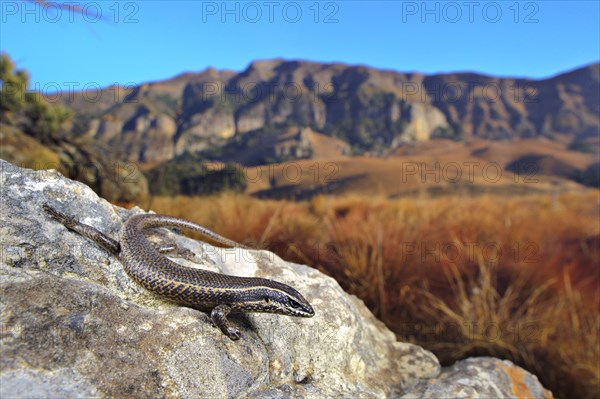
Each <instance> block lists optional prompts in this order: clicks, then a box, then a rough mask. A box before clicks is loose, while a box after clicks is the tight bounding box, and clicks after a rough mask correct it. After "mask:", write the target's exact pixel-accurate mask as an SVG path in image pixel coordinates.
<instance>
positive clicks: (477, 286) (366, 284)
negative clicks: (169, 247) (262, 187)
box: [150, 190, 600, 398]
mask: <svg viewBox="0 0 600 399" xmlns="http://www.w3.org/2000/svg"><path fill="white" fill-rule="evenodd" d="M150 208H151V209H153V210H155V211H157V212H160V213H168V214H171V215H175V216H181V217H185V218H187V219H191V220H194V221H196V222H198V223H201V224H203V225H205V226H207V227H209V228H211V229H214V230H216V231H217V232H219V233H221V234H223V235H225V236H227V237H230V238H232V239H235V240H237V241H240V242H246V243H250V244H254V245H256V246H259V247H262V248H267V249H270V250H272V251H274V252H276V253H278V254H279V255H280V256H282V257H283V258H285V259H288V260H291V261H296V262H302V263H306V264H310V265H312V266H315V267H318V268H320V269H321V270H324V271H325V272H327V273H328V274H330V275H333V276H334V277H335V278H336V279H337V280H338V281H339V282H340V283H341V284H342V286H343V287H344V288H345V289H346V290H347V291H349V292H351V293H353V294H356V295H357V296H359V297H360V298H362V299H363V300H364V301H365V303H366V304H367V305H368V306H369V307H370V308H371V309H372V310H373V312H374V313H375V314H376V315H377V316H378V317H379V318H381V319H382V320H383V321H384V322H385V323H386V324H387V325H388V326H389V327H390V328H391V329H392V330H394V331H395V332H396V333H397V335H398V337H399V339H402V340H410V341H412V342H415V343H417V344H420V345H422V346H424V347H426V348H428V349H430V350H432V351H434V352H435V353H436V354H437V355H438V357H439V358H440V359H441V360H442V362H443V363H445V364H448V363H451V362H453V361H455V360H458V359H461V358H464V357H467V356H475V355H492V356H497V357H500V358H505V359H510V360H513V361H514V362H516V363H518V364H519V365H522V366H523V367H525V368H527V369H529V370H530V371H532V372H534V373H535V374H536V375H538V376H539V378H540V379H541V380H542V382H543V383H544V384H545V385H546V386H547V387H548V388H550V389H551V390H553V392H554V393H555V394H556V395H557V396H558V397H562V398H570V397H578V398H592V397H597V396H596V395H597V392H598V390H599V389H600V366H599V364H598V362H599V359H600V347H599V338H600V317H599V316H598V314H599V313H598V310H599V308H600V291H599V290H600V288H599V287H600V275H599V269H598V268H599V265H600V222H599V219H598V216H599V213H600V197H599V195H598V192H597V191H592V190H590V191H588V192H583V193H570V194H561V195H555V196H522V197H499V196H481V197H476V198H465V197H458V196H456V197H444V198H419V199H414V198H412V199H408V198H407V199H398V200H389V199H386V198H383V197H362V196H346V197H336V198H334V197H325V196H322V197H316V198H314V199H313V200H312V201H310V202H305V203H293V202H285V201H264V200H257V199H254V198H251V197H246V196H240V195H233V194H224V195H220V196H216V197H208V198H189V197H175V198H154V199H153V200H152V203H151V204H150Z"/></svg>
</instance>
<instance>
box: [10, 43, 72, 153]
mask: <svg viewBox="0 0 600 399" xmlns="http://www.w3.org/2000/svg"><path fill="white" fill-rule="evenodd" d="M28 86H29V74H28V73H27V71H25V70H23V69H16V67H15V64H14V62H13V61H12V60H11V59H10V57H9V56H8V54H7V53H0V87H1V88H0V114H1V116H2V117H3V118H2V119H3V120H5V119H7V120H9V121H12V120H18V121H19V122H15V123H16V124H17V125H18V127H20V128H22V129H23V130H24V131H25V132H27V133H28V134H30V135H31V136H34V137H36V138H38V139H40V140H42V141H44V139H47V138H48V137H50V136H52V135H54V134H56V133H57V132H58V131H59V130H60V127H61V125H62V124H63V123H64V122H65V121H67V120H69V119H70V118H71V117H72V112H71V110H69V109H67V108H64V107H62V106H59V105H51V104H48V102H47V101H46V100H45V99H44V98H43V97H42V95H41V94H40V93H33V92H27V87H28ZM11 114H12V115H18V116H20V117H22V118H9V115H11Z"/></svg>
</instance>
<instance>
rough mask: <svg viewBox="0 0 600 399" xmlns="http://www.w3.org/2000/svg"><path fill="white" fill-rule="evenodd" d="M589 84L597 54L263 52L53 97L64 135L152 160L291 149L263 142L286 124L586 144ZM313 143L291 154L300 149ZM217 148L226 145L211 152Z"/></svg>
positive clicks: (335, 133)
mask: <svg viewBox="0 0 600 399" xmlns="http://www.w3.org/2000/svg"><path fill="white" fill-rule="evenodd" d="M599 91H600V63H592V64H588V65H585V66H582V67H580V68H576V69H572V70H569V71H565V72H562V73H558V74H556V75H554V76H552V77H550V78H544V79H530V78H511V77H495V76H490V75H483V74H478V73H474V72H453V73H444V74H433V75H428V74H420V73H416V72H410V73H404V72H398V71H394V70H379V69H376V68H372V67H368V66H365V65H347V64H342V63H318V62H312V61H306V60H284V59H272V60H258V61H254V62H252V63H250V64H249V65H248V67H247V68H246V69H244V70H243V71H241V72H236V71H230V70H217V69H215V68H207V69H205V70H203V71H201V72H183V73H181V74H178V75H176V76H174V77H172V78H169V79H166V80H162V81H153V82H148V83H143V84H140V85H138V86H134V87H114V86H112V87H109V88H104V89H100V90H99V91H97V92H96V93H95V95H96V97H101V99H100V100H97V101H89V98H93V97H94V96H93V95H92V94H90V93H92V92H87V93H83V92H75V93H73V94H72V96H68V97H69V98H67V97H65V96H60V101H61V102H62V104H63V105H66V106H68V107H70V108H72V109H73V111H74V112H75V114H76V116H77V123H75V124H74V128H73V129H72V131H71V134H72V135H73V136H85V137H88V138H92V139H94V140H100V141H101V142H103V143H105V144H109V145H111V146H113V147H118V148H119V149H120V152H119V154H117V158H120V159H123V160H128V161H136V162H141V163H143V164H157V163H162V162H166V161H169V160H171V159H174V158H176V157H177V156H179V155H182V154H184V153H193V154H199V155H201V156H204V157H206V158H208V159H211V160H217V161H234V162H236V161H239V159H237V158H236V157H235V156H231V154H234V153H235V152H236V151H237V152H241V153H243V152H244V151H245V150H247V149H248V148H249V147H248V146H251V145H253V143H254V144H255V143H256V140H255V139H252V137H262V138H263V140H261V145H263V146H264V149H263V154H262V155H259V156H257V157H256V159H253V160H252V163H253V164H259V163H261V162H265V161H266V160H270V161H273V160H274V161H277V153H279V155H281V156H283V158H282V159H289V158H290V157H291V158H293V157H294V156H293V154H290V153H285V151H284V153H281V151H279V150H276V149H275V147H274V145H273V146H270V145H268V142H273V143H275V142H280V141H281V140H280V139H281V137H280V136H282V137H283V136H285V137H288V136H289V137H292V139H293V138H294V137H299V135H289V134H288V133H289V129H290V128H298V129H304V128H309V129H311V130H312V131H314V132H316V133H318V134H321V135H324V136H329V137H332V138H335V139H337V140H342V141H344V142H346V143H347V144H348V145H349V146H350V147H351V148H352V153H355V154H365V153H375V154H378V153H379V154H382V153H385V152H386V151H389V150H390V149H392V150H393V149H394V148H397V147H398V146H399V145H401V144H402V143H406V142H413V141H426V140H429V139H431V138H436V137H444V138H451V139H454V140H467V139H470V138H472V137H479V138H485V139H512V138H530V137H546V138H550V139H552V140H557V141H560V142H563V143H569V144H572V145H573V146H574V147H575V148H581V149H584V150H587V151H594V150H595V148H596V146H597V144H596V141H597V140H595V138H594V137H595V136H597V134H598V129H599V126H600V119H599V116H598V115H599V114H600V100H599V98H598V92H599ZM111 92H112V93H111ZM111 94H112V97H111ZM246 135H249V136H248V137H244V136H246ZM286 135H287V136H286ZM265 137H266V138H268V139H267V140H266V141H267V144H266V145H265V140H264V138H265ZM302 145H304V144H303V143H301V142H295V143H291V144H289V145H288V144H286V145H285V146H287V147H294V146H296V147H297V146H302ZM285 146H284V147H285ZM280 148H281V146H280ZM278 151H279V152H278ZM311 151H312V149H311V148H301V150H299V151H296V153H298V154H304V155H303V156H304V157H305V156H306V154H310V153H311ZM222 152H224V153H227V154H229V155H228V156H227V157H225V158H224V157H221V156H220V155H219V154H220V153H222Z"/></svg>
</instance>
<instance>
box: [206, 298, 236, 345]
mask: <svg viewBox="0 0 600 399" xmlns="http://www.w3.org/2000/svg"><path fill="white" fill-rule="evenodd" d="M229 312H231V307H229V305H225V304H223V305H218V306H217V307H215V308H214V309H213V310H212V311H211V312H210V318H211V319H212V321H213V323H215V325H216V326H217V327H219V329H221V332H223V334H225V335H227V336H228V337H229V338H231V339H232V340H234V341H237V340H238V339H240V330H238V329H237V328H234V327H231V325H230V324H229V321H228V320H227V315H229Z"/></svg>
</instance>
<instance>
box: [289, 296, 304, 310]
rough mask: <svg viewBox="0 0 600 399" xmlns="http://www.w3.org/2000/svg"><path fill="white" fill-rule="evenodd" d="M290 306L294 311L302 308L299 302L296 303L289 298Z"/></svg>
mask: <svg viewBox="0 0 600 399" xmlns="http://www.w3.org/2000/svg"><path fill="white" fill-rule="evenodd" d="M288 305H289V306H290V307H291V308H294V309H300V308H301V307H302V305H300V304H299V303H298V302H296V301H294V300H293V299H291V298H288Z"/></svg>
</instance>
